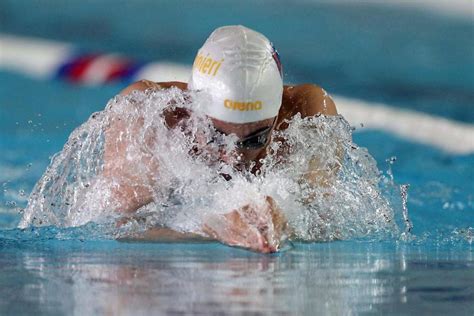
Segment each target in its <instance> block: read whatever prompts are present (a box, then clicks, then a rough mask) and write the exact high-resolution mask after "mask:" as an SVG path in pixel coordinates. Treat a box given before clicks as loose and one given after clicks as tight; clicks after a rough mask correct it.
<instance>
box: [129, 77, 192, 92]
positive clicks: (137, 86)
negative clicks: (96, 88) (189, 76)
mask: <svg viewBox="0 0 474 316" xmlns="http://www.w3.org/2000/svg"><path fill="white" fill-rule="evenodd" d="M171 87H177V88H179V89H181V90H186V89H187V88H188V84H187V83H185V82H180V81H168V82H153V81H150V80H145V79H144V80H140V81H137V82H134V83H132V84H131V85H129V86H128V87H126V88H125V89H123V90H122V91H120V94H121V95H127V94H130V93H131V92H132V91H136V90H138V91H145V90H148V89H152V90H161V89H168V88H171Z"/></svg>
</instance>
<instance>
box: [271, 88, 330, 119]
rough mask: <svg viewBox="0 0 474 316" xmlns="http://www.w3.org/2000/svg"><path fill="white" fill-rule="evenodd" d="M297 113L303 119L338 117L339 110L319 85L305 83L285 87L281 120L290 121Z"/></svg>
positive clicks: (280, 114)
mask: <svg viewBox="0 0 474 316" xmlns="http://www.w3.org/2000/svg"><path fill="white" fill-rule="evenodd" d="M297 113H300V114H301V116H302V117H307V116H315V115H321V114H323V115H337V109H336V104H335V103H334V101H333V100H332V98H331V97H330V96H329V94H328V93H327V92H326V91H325V90H324V89H323V88H321V87H320V86H318V85H315V84H312V83H305V84H300V85H288V86H284V88H283V98H282V106H281V109H280V113H279V116H280V118H281V119H290V118H292V117H293V116H295V115H296V114H297Z"/></svg>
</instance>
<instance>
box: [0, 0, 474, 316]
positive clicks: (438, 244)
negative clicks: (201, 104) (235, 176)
mask: <svg viewBox="0 0 474 316" xmlns="http://www.w3.org/2000/svg"><path fill="white" fill-rule="evenodd" d="M51 6H52V4H50V5H44V4H42V3H41V2H31V1H2V2H1V3H0V32H2V33H10V34H15V35H25V36H35V37H43V38H48V39H55V40H62V41H67V42H72V43H74V44H76V45H77V46H78V47H79V48H80V49H83V50H85V51H91V50H92V51H103V52H110V51H117V52H123V53H124V54H126V55H128V56H130V57H132V58H136V59H141V60H145V61H146V60H162V59H166V60H170V61H175V62H182V63H186V64H190V63H191V62H192V59H193V57H194V53H195V51H196V49H197V48H199V46H200V45H201V44H202V41H203V40H204V39H205V38H206V36H207V35H208V33H209V32H210V31H211V30H212V29H214V28H215V27H217V26H219V25H223V24H234V23H241V24H244V25H247V26H249V27H252V28H255V29H257V30H259V31H261V32H263V33H264V34H266V35H267V36H268V37H269V38H270V39H272V40H273V41H274V43H275V45H276V46H277V48H278V49H279V51H280V54H281V56H282V62H283V64H284V72H285V79H286V80H287V81H288V82H316V83H318V84H320V85H321V86H323V87H325V88H326V89H327V90H328V91H329V92H330V93H334V94H339V95H344V96H346V97H349V98H360V99H364V100H370V101H377V102H383V103H387V104H389V105H391V106H394V107H403V108H410V109H414V110H417V111H421V112H425V113H430V114H435V115H438V116H442V117H445V118H448V119H451V120H455V121H459V122H464V123H469V124H473V123H474V111H473V110H472V105H473V101H474V51H473V50H474V45H473V44H474V43H473V38H474V36H473V35H474V34H473V33H474V24H473V22H472V20H469V19H468V18H464V17H453V16H444V15H441V14H436V13H433V12H429V11H424V10H423V9H413V8H410V9H408V8H398V7H392V6H374V5H349V4H346V5H343V4H338V5H331V4H328V3H317V2H311V1H305V2H298V3H295V4H292V5H291V6H290V5H288V4H286V2H283V1H281V2H280V1H272V2H258V3H257V4H255V3H253V2H245V1H244V2H241V4H239V5H238V6H235V5H231V4H230V3H215V2H208V1H201V2H192V3H186V4H182V3H181V4H177V3H174V2H164V3H156V2H153V1H139V2H125V1H123V2H118V4H117V3H116V2H112V1H103V2H101V3H99V4H98V3H92V2H86V3H84V2H83V1H68V2H63V3H55V4H54V8H52V7H51ZM112 6H114V8H113V9H111V7H112ZM53 9H54V10H53ZM124 84H125V83H116V84H110V85H107V86H100V87H97V86H96V87H87V86H77V85H72V84H70V83H67V82H61V81H59V80H53V81H37V80H33V79H30V78H26V77H24V76H22V75H19V74H15V73H11V72H6V71H0V153H1V154H0V185H2V188H1V190H0V314H1V315H3V314H8V315H10V314H31V313H36V314H48V315H61V314H104V313H108V312H112V313H114V314H138V315H141V314H150V313H152V311H154V312H155V313H156V314H158V313H160V314H171V315H174V314H186V313H196V314H205V315H207V314H226V313H229V314H242V313H245V312H246V313H247V314H281V315H295V314H305V315H313V314H332V315H334V314H337V315H339V314H343V315H346V314H381V313H385V314H393V315H400V314H405V315H409V314H420V313H421V314H440V315H442V314H447V313H450V314H453V315H472V314H473V313H474V286H473V284H474V255H473V246H472V241H473V240H474V196H473V192H474V181H473V180H474V179H473V177H474V155H473V154H468V155H454V154H450V153H448V152H443V151H441V150H439V149H436V148H433V147H429V146H426V145H423V144H418V143H414V142H411V141H410V140H406V139H400V138H397V137H395V136H393V135H390V134H387V133H384V132H380V131H370V130H365V129H364V128H360V127H358V128H357V130H356V133H355V134H354V139H355V142H356V143H357V144H359V145H361V146H364V147H367V148H368V150H369V152H370V153H371V154H372V155H373V156H374V158H375V159H376V160H377V162H378V165H379V168H380V169H381V170H387V168H388V163H387V162H386V160H387V159H389V158H390V157H393V156H396V157H397V160H396V162H395V164H394V165H393V166H392V169H393V173H394V175H395V180H396V181H397V182H398V183H409V184H410V190H409V200H408V209H409V214H410V218H411V220H412V222H413V240H412V241H411V242H403V241H398V240H388V241H382V242H378V241H364V240H357V241H344V242H333V243H320V244H317V243H315V244H295V245H294V247H293V248H292V249H290V250H288V251H285V252H283V253H281V254H277V255H271V256H268V255H267V256H265V255H259V254H255V253H251V252H247V251H243V250H238V249H232V248H228V247H225V246H221V245H219V244H215V243H210V244H191V245H184V244H147V243H119V242H116V241H110V240H100V239H99V240H97V239H96V238H94V234H93V231H94V227H87V228H84V229H83V230H82V231H81V230H79V231H77V230H75V231H70V230H65V231H64V230H63V231H61V230H56V229H54V228H48V229H41V230H34V229H27V230H26V231H19V230H17V229H15V227H16V225H17V224H18V221H19V219H20V214H19V209H21V208H23V207H24V206H25V205H26V199H27V196H28V194H29V192H30V191H31V190H32V188H33V185H34V184H35V182H36V181H37V180H38V179H39V177H40V176H41V174H42V173H43V172H44V170H45V168H46V166H47V165H48V163H49V157H50V156H51V155H53V154H54V153H56V152H58V151H59V150H60V149H61V148H62V145H63V144H64V143H65V141H66V139H67V136H68V135H69V134H70V132H71V131H72V130H73V129H74V128H75V127H77V126H78V125H79V124H81V123H82V122H84V121H85V120H86V119H87V117H88V116H89V115H90V114H91V113H92V112H94V111H98V110H101V109H103V108H104V106H105V104H106V102H107V100H108V99H109V98H110V97H111V96H113V95H114V94H115V93H117V91H119V90H120V89H121V88H122V87H123V86H124ZM443 136H444V135H440V136H439V137H443ZM469 137H471V138H472V137H474V135H466V140H468V138H469ZM91 236H92V237H91ZM64 239H67V240H64Z"/></svg>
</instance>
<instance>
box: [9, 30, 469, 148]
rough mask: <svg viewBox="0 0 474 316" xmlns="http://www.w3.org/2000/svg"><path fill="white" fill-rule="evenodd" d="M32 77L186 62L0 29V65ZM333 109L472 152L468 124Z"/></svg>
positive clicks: (178, 73)
mask: <svg viewBox="0 0 474 316" xmlns="http://www.w3.org/2000/svg"><path fill="white" fill-rule="evenodd" d="M2 69H4V70H9V71H13V72H18V73H22V74H24V75H27V76H29V77H33V78H37V79H63V80H68V81H70V82H72V83H78V84H86V85H101V84H106V83H108V82H117V81H121V82H124V83H128V82H130V83H131V82H134V81H137V80H140V79H148V80H152V81H184V82H187V80H188V79H189V75H190V73H191V67H190V66H186V65H181V64H177V63H172V62H150V63H145V62H138V61H135V60H131V59H129V58H126V57H124V56H122V55H119V54H90V53H82V52H80V51H78V50H77V49H76V47H74V46H73V45H70V44H65V43H59V42H55V41H50V40H43V39H34V38H25V37H17V36H12V35H5V34H0V70H2ZM334 99H335V102H336V104H337V107H338V110H339V112H340V113H341V114H342V115H343V116H344V117H345V118H346V119H347V120H348V121H349V122H350V123H351V124H352V125H354V126H359V125H361V124H363V126H364V129H376V130H383V131H386V132H389V133H391V134H394V135H397V136H399V137H401V138H404V139H407V140H410V141H415V142H419V143H422V144H426V145H430V146H433V147H436V148H439V149H442V150H445V151H447V152H450V153H453V154H470V153H474V125H472V124H466V123H461V122H457V121H453V120H449V119H446V118H443V117H437V116H434V115H430V114H425V113H421V112H416V111H410V110H402V109H398V108H395V107H391V106H388V105H386V104H381V103H370V102H366V101H363V100H356V99H349V98H346V97H340V96H335V97H334Z"/></svg>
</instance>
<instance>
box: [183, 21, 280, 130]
mask: <svg viewBox="0 0 474 316" xmlns="http://www.w3.org/2000/svg"><path fill="white" fill-rule="evenodd" d="M189 88H190V89H193V90H203V91H206V92H208V93H209V95H210V97H211V104H208V105H207V106H206V108H205V113H206V114H207V115H209V116H210V117H213V118H216V119H218V120H222V121H226V122H232V123H248V122H255V121H260V120H264V119H268V118H272V117H275V116H277V115H278V111H279V109H280V106H281V98H282V93H283V80H282V76H281V64H280V59H279V57H278V54H277V52H276V51H275V49H274V48H273V46H272V44H271V43H270V41H269V40H268V39H267V38H266V37H265V36H264V35H262V34H260V33H258V32H256V31H253V30H251V29H249V28H246V27H244V26H241V25H235V26H234V25H232V26H223V27H220V28H218V29H216V30H215V31H214V32H212V34H211V35H210V36H209V38H208V39H207V40H206V42H205V43H204V45H203V46H202V47H201V49H200V50H199V51H198V54H197V56H196V59H195V60H194V64H193V71H192V75H191V79H190V80H189Z"/></svg>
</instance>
